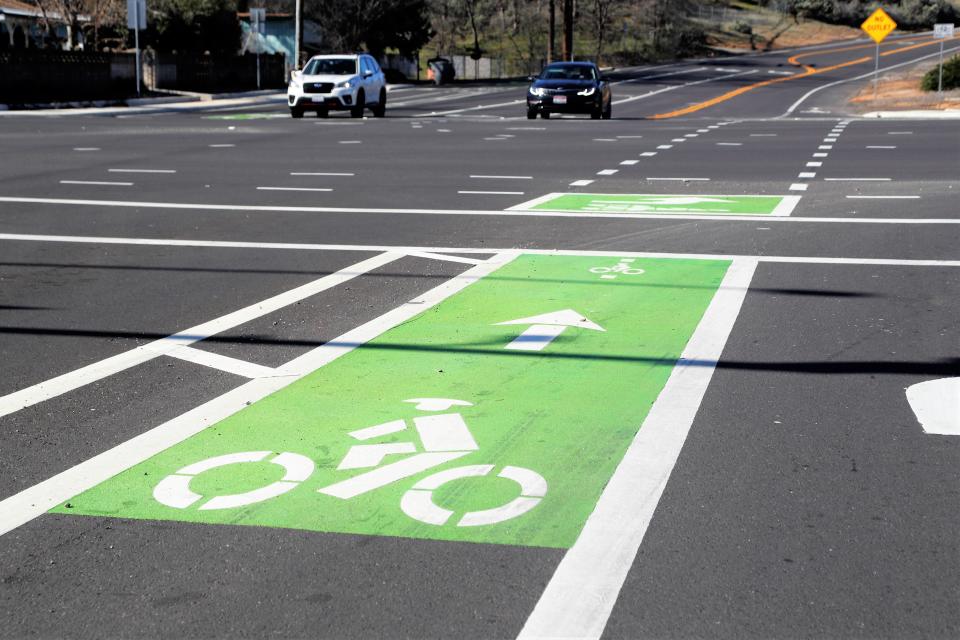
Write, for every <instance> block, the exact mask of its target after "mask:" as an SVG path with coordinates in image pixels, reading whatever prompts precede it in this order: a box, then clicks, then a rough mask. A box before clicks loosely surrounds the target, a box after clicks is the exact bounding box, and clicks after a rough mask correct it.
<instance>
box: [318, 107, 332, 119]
mask: <svg viewBox="0 0 960 640" xmlns="http://www.w3.org/2000/svg"><path fill="white" fill-rule="evenodd" d="M317 117H318V118H329V117H330V110H329V109H317Z"/></svg>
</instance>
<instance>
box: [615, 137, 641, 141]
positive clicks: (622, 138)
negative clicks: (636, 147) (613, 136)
mask: <svg viewBox="0 0 960 640" xmlns="http://www.w3.org/2000/svg"><path fill="white" fill-rule="evenodd" d="M642 137H643V136H617V138H619V139H620V140H633V139H636V138H642Z"/></svg>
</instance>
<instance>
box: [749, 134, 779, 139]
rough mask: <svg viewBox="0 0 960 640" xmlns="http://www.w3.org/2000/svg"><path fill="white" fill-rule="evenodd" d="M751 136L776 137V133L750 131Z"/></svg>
mask: <svg viewBox="0 0 960 640" xmlns="http://www.w3.org/2000/svg"><path fill="white" fill-rule="evenodd" d="M750 137H751V138H776V137H777V134H775V133H751V134H750Z"/></svg>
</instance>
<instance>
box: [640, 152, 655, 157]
mask: <svg viewBox="0 0 960 640" xmlns="http://www.w3.org/2000/svg"><path fill="white" fill-rule="evenodd" d="M640 155H641V156H643V157H644V158H651V157H653V156H655V155H657V152H656V151H644V152H643V153H641V154H640Z"/></svg>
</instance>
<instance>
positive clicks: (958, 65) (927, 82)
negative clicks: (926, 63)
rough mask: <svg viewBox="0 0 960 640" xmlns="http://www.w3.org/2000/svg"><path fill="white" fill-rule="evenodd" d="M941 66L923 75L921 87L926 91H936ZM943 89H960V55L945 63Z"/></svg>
mask: <svg viewBox="0 0 960 640" xmlns="http://www.w3.org/2000/svg"><path fill="white" fill-rule="evenodd" d="M939 73H940V67H939V66H936V67H934V68H933V69H930V71H927V72H926V73H925V74H924V75H923V81H922V82H921V83H920V88H921V89H923V90H924V91H936V90H937V79H938V77H939ZM943 89H944V91H946V90H947V89H960V56H953V57H952V58H950V59H949V60H947V61H946V62H944V63H943Z"/></svg>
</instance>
